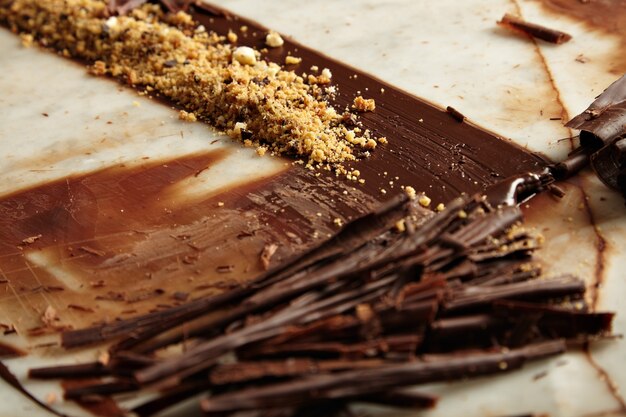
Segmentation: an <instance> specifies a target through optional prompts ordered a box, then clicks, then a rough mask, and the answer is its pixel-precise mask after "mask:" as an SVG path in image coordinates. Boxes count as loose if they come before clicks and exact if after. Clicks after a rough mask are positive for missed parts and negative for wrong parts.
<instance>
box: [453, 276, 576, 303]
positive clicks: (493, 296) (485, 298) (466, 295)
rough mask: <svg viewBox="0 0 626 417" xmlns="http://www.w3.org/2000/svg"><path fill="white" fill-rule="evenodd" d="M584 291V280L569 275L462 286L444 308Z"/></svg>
mask: <svg viewBox="0 0 626 417" xmlns="http://www.w3.org/2000/svg"><path fill="white" fill-rule="evenodd" d="M584 293H585V283H584V281H582V280H580V279H578V278H574V277H572V276H569V275H565V276H562V277H557V278H551V279H541V280H531V281H524V282H519V283H513V284H506V285H498V286H495V287H484V286H480V287H476V286H464V287H462V288H461V289H459V291H458V292H456V293H455V294H454V295H453V297H452V299H451V300H450V301H448V302H446V304H445V309H446V310H447V311H454V310H459V309H464V308H469V307H476V306H478V305H484V304H488V303H491V302H493V301H497V300H506V299H524V298H532V299H546V298H563V297H567V296H569V297H580V296H582V295H583V294H584Z"/></svg>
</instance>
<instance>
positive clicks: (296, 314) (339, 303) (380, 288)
mask: <svg viewBox="0 0 626 417" xmlns="http://www.w3.org/2000/svg"><path fill="white" fill-rule="evenodd" d="M389 283H390V279H382V280H379V281H377V282H376V281H375V282H373V283H371V284H368V285H365V286H362V287H360V288H358V289H356V290H353V291H348V292H344V293H340V294H338V295H335V296H333V297H329V298H328V299H325V300H322V301H320V302H318V303H314V304H311V305H305V306H303V307H301V308H293V309H290V308H288V309H285V310H283V311H281V312H280V313H277V314H276V315H274V316H272V317H270V318H268V319H267V320H265V321H262V322H258V323H255V324H252V325H250V326H247V327H244V328H242V329H240V330H238V331H235V332H233V333H227V334H224V335H221V336H218V337H216V338H214V339H212V340H209V341H206V342H203V343H201V344H199V345H197V346H195V347H193V348H191V349H189V350H188V351H186V352H184V353H183V354H181V355H180V356H179V357H174V358H171V359H166V360H164V361H163V362H160V363H157V364H155V365H153V366H150V367H147V368H145V369H142V370H140V371H137V372H136V373H135V379H136V380H137V381H138V382H139V383H140V384H150V383H154V382H156V381H158V380H160V379H162V378H168V379H172V378H176V379H179V378H182V377H185V376H189V375H192V374H195V373H196V372H198V371H201V370H203V369H207V368H209V367H211V366H212V365H213V364H214V363H215V362H216V360H217V359H218V357H219V356H221V355H223V354H225V353H227V352H229V351H231V350H233V349H237V348H240V347H242V346H245V345H248V344H251V343H254V342H258V341H260V340H263V339H266V338H269V337H273V336H277V335H278V334H280V333H282V332H283V331H284V330H285V326H290V325H292V324H297V323H299V322H307V321H312V320H317V319H321V318H324V314H320V313H319V312H320V311H324V309H325V308H329V307H331V308H332V309H331V310H329V311H330V313H326V316H330V315H334V314H340V313H342V312H343V311H345V310H348V309H350V308H354V307H355V306H356V305H357V304H359V303H362V302H365V301H368V300H369V299H371V298H376V297H380V296H381V295H382V294H383V293H384V292H385V285H389Z"/></svg>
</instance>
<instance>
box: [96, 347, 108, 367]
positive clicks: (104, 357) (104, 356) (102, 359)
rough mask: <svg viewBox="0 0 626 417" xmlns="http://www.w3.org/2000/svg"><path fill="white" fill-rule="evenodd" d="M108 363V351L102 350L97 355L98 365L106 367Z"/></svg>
mask: <svg viewBox="0 0 626 417" xmlns="http://www.w3.org/2000/svg"><path fill="white" fill-rule="evenodd" d="M110 361H111V354H110V353H109V352H108V351H106V350H103V351H102V352H100V354H98V363H101V364H102V365H105V366H106V365H108V364H109V362H110Z"/></svg>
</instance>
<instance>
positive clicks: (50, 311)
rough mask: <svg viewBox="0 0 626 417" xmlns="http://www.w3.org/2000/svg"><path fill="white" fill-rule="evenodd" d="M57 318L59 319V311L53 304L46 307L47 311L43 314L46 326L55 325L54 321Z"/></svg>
mask: <svg viewBox="0 0 626 417" xmlns="http://www.w3.org/2000/svg"><path fill="white" fill-rule="evenodd" d="M57 319H58V316H57V311H56V310H55V309H54V307H52V306H51V305H49V306H48V307H46V311H44V313H43V315H42V316H41V321H42V322H43V323H44V324H45V325H46V326H50V327H53V326H54V322H55V321H56V320H57Z"/></svg>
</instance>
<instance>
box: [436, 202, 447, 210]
mask: <svg viewBox="0 0 626 417" xmlns="http://www.w3.org/2000/svg"><path fill="white" fill-rule="evenodd" d="M445 209H446V206H445V205H444V204H443V203H439V204H437V207H435V210H436V211H444V210H445Z"/></svg>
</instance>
